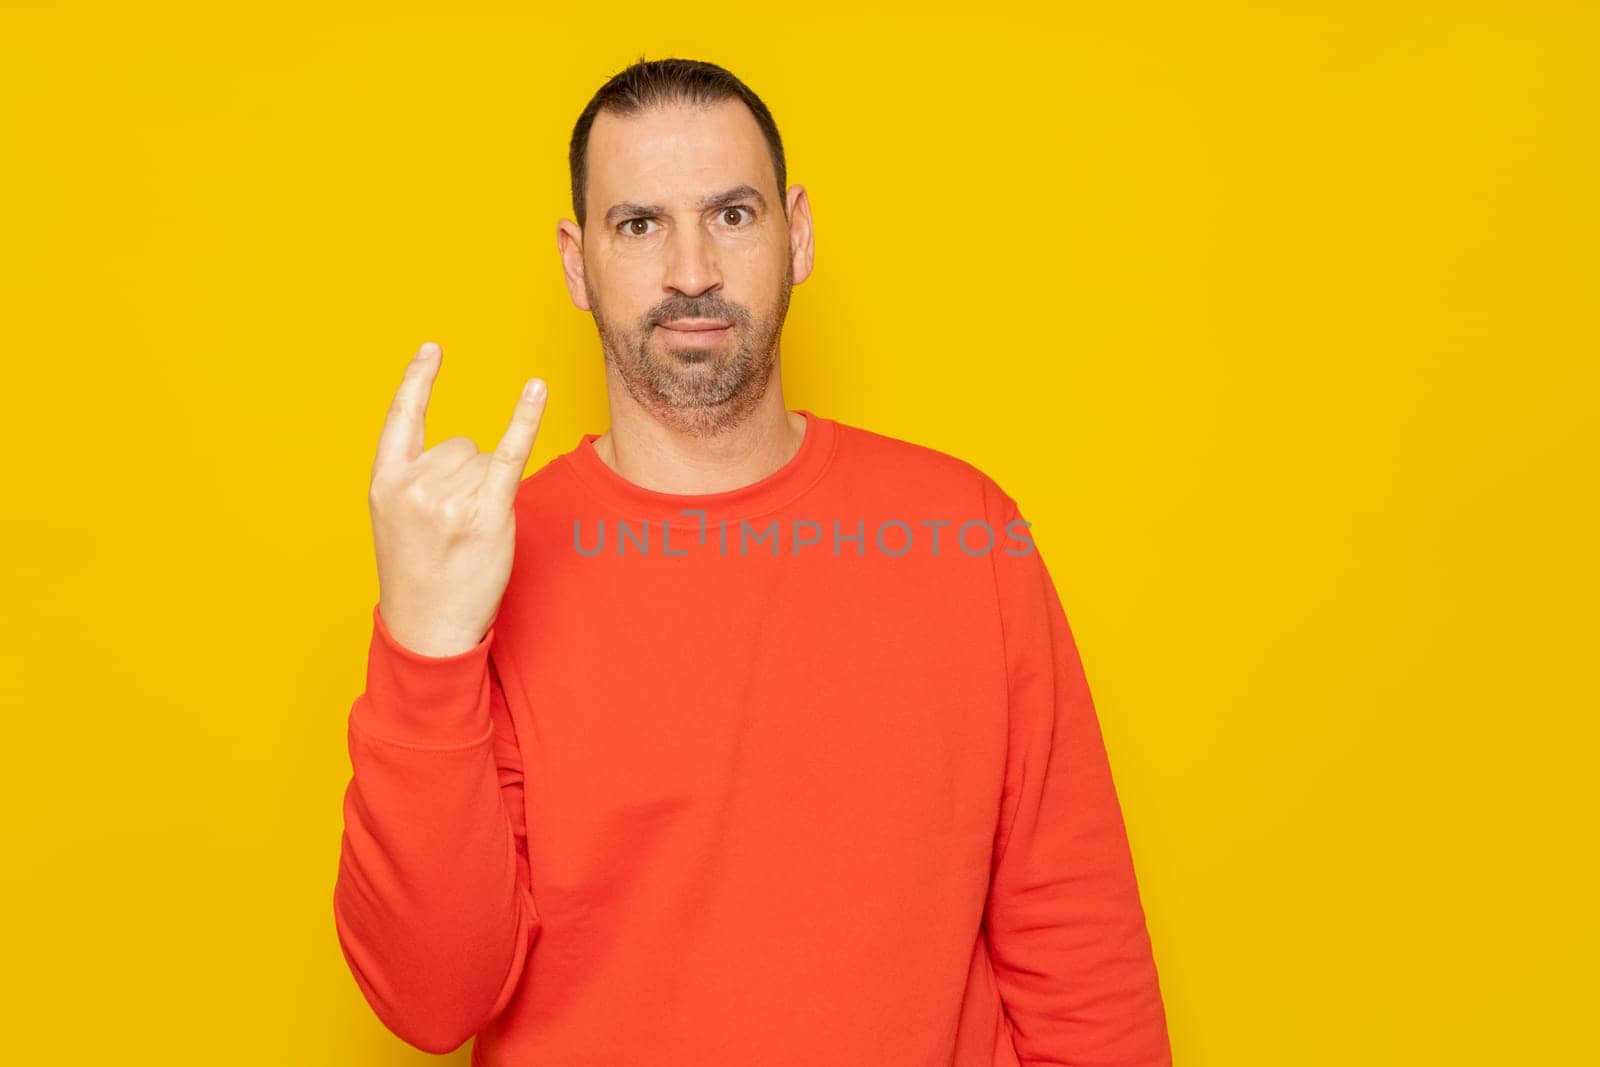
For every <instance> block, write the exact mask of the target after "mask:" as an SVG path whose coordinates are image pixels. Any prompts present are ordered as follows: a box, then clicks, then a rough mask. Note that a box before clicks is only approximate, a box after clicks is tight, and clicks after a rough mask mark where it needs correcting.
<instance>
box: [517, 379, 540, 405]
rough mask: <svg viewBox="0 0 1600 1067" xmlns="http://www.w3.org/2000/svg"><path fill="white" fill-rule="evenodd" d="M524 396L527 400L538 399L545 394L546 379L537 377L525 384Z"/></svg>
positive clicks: (523, 388)
mask: <svg viewBox="0 0 1600 1067" xmlns="http://www.w3.org/2000/svg"><path fill="white" fill-rule="evenodd" d="M522 396H523V398H524V399H526V400H538V399H539V398H540V397H541V396H544V381H543V380H542V379H539V378H535V379H534V380H533V381H531V382H529V383H528V384H527V385H525V386H523V387H522Z"/></svg>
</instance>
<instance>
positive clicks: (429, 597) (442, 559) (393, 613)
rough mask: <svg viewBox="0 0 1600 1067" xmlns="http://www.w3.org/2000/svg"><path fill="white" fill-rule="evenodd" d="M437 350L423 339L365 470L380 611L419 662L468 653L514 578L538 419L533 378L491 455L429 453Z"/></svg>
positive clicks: (445, 444) (469, 447)
mask: <svg viewBox="0 0 1600 1067" xmlns="http://www.w3.org/2000/svg"><path fill="white" fill-rule="evenodd" d="M442 360H443V353H442V352H441V351H440V349H439V346H438V345H436V344H434V343H432V342H429V343H427V344H424V345H423V346H422V347H421V348H420V349H418V350H417V354H416V356H415V357H414V358H413V359H412V360H411V362H410V364H409V365H407V367H406V372H405V376H404V377H403V378H402V379H401V381H400V388H399V389H398V390H397V391H396V392H395V395H394V403H393V404H391V405H390V407H389V414H388V417H387V418H386V419H385V420H384V423H383V433H382V435H381V436H380V437H379V439H378V454H377V458H376V459H375V460H374V462H373V465H372V488H371V490H370V491H369V492H368V502H369V504H370V505H371V510H372V540H373V547H374V549H375V550H376V553H377V557H378V589H379V594H378V612H379V614H380V615H381V616H382V617H383V623H384V626H386V627H387V628H388V630H389V633H390V634H391V635H392V636H393V637H394V638H395V640H397V641H399V642H400V644H402V645H404V646H405V647H407V648H409V649H411V650H412V651H413V652H416V653H418V654H420V655H424V656H450V655H455V654H457V653H460V652H465V651H467V650H468V649H470V648H472V646H474V645H476V644H477V643H478V642H479V641H481V640H482V639H483V635H484V634H485V633H487V632H488V629H489V626H490V624H491V623H492V622H493V621H494V617H495V615H496V613H498V612H499V610H500V600H501V598H502V597H503V596H504V595H505V591H506V584H507V583H508V582H509V581H510V580H511V560H512V557H513V555H514V553H515V548H516V514H515V508H514V505H515V502H516V496H517V486H518V485H519V484H521V481H522V471H523V468H524V467H526V466H527V463H528V456H529V455H530V454H531V453H532V452H533V441H534V438H535V437H536V436H537V435H538V433H539V422H540V420H541V419H542V418H543V417H544V406H545V399H546V389H545V383H544V382H543V381H542V380H540V379H538V378H532V379H530V380H529V381H528V383H527V384H526V385H525V386H524V387H523V390H522V396H521V398H520V399H518V401H517V406H516V408H515V409H514V410H513V411H512V414H511V425H510V426H508V427H507V428H506V432H505V435H504V436H503V437H501V438H500V444H499V445H498V446H497V447H496V448H495V450H494V451H493V452H479V451H478V446H477V445H475V444H474V443H473V442H472V439H471V438H469V437H459V436H458V437H451V438H449V439H448V440H444V441H440V442H439V443H438V444H436V445H434V446H433V447H432V448H430V449H428V450H427V451H426V452H424V451H423V449H422V442H423V439H424V438H423V419H424V417H425V416H426V414H427V411H428V398H429V396H430V395H431V394H432V392H433V382H434V379H435V378H436V377H437V376H438V374H439V364H440V362H441V361H442Z"/></svg>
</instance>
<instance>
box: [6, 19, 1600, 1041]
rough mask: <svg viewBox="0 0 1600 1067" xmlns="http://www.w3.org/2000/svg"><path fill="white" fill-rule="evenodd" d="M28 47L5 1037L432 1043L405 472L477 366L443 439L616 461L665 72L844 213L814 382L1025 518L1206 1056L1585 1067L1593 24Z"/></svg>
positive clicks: (1243, 22)
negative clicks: (354, 770)
mask: <svg viewBox="0 0 1600 1067" xmlns="http://www.w3.org/2000/svg"><path fill="white" fill-rule="evenodd" d="M3 12H4V13H3V14H0V109H3V111H0V116H3V118H0V157H3V158H0V163H3V167H0V194H3V195H0V203H3V207H0V211H3V231H0V242H3V247H0V251H3V255H0V294H3V295H0V299H3V301H4V314H3V321H0V330H3V337H4V356H5V361H4V364H5V365H4V371H3V373H4V378H5V380H4V387H3V388H0V396H3V402H4V418H3V419H0V424H3V427H4V431H3V432H4V441H3V447H4V457H5V470H6V474H7V478H6V485H5V487H4V494H5V499H6V501H7V506H6V522H5V538H6V542H7V544H9V546H10V547H9V548H7V549H6V550H5V552H4V558H5V561H6V572H7V573H6V575H5V589H6V592H7V596H6V598H5V604H6V610H5V612H4V618H5V633H4V641H3V647H4V653H5V657H6V660H5V664H4V671H3V677H4V682H3V684H4V687H5V688H4V696H3V703H4V707H5V719H6V721H5V729H4V742H3V744H0V752H3V753H4V756H3V763H0V789H3V793H0V807H3V810H4V812H5V816H4V818H5V824H6V825H5V859H4V875H3V883H0V892H3V900H0V905H3V913H4V915H5V922H6V928H5V940H4V944H5V948H4V952H5V955H6V957H7V960H6V963H5V967H4V972H3V974H4V977H3V979H0V981H3V982H4V984H5V988H4V989H3V990H0V1005H3V1007H0V1011H3V1013H4V1020H3V1021H4V1027H5V1034H4V1051H3V1052H0V1059H4V1060H5V1062H7V1063H17V1064H90V1063H96V1064H98V1063H118V1064H131V1063H152V1064H155V1063H172V1064H179V1063H182V1064H224V1063H225V1064H330V1065H332V1064H379V1065H395V1064H406V1063H421V1062H427V1061H430V1060H431V1058H430V1057H427V1056H426V1055H425V1054H423V1053H420V1052H416V1051H413V1050H411V1049H409V1048H408V1047H406V1046H404V1045H403V1044H402V1043H401V1042H400V1041H399V1040H398V1039H397V1038H394V1037H393V1036H392V1035H390V1034H389V1033H388V1032H387V1031H386V1030H384V1029H383V1028H382V1026H381V1024H380V1023H379V1022H378V1021H377V1019H376V1018H375V1017H374V1016H373V1015H372V1014H371V1012H370V1010H369V1009H368V1008H367V1006H366V1004H365V1002H364V1001H363V1000H362V998H361V996H360V993H359V991H358V990H357V988H356V986H355V983H354V981H353V980H352V978H351V977H350V975H349V974H348V972H347V970H346V968H345V964H344V961H343V959H342V958H341V956H340V953H339V949H338V946H337V942H336V939H335V935H334V929H333V922H332V910H331V899H332V888H333V880H334V876H335V869H336V861H337V855H338V845H339V832H340V826H341V823H340V809H339V802H340V798H341V796H342V793H343V790H344V787H345V783H346V780H347V778H348V775H349V764H348V758H347V754H346V751H345V721H346V715H347V714H348V710H349V705H350V703H351V701H352V700H353V699H354V697H355V696H356V695H357V694H358V693H359V692H360V689H361V686H362V684H363V669H364V657H365V650H366V641H367V638H368V636H369V632H370V629H369V628H370V611H371V607H372V604H373V602H374V601H375V599H376V592H377V582H376V573H375V569H374V566H373V561H372V554H371V540H370V529H369V526H368V515H367V510H366V479H367V476H368V473H369V467H370V463H371V458H372V450H373V448H374V446H375V444H376V440H377V434H378V430H379V427H380V425H381V422H382V417H383V414H384V411H385V408H386V407H387V405H388V402H389V398H390V395H391V393H392V392H393V389H394V386H395V385H396V384H397V382H398V381H399V376H400V373H401V371H402V369H403V367H404V365H405V362H406V360H407V359H409V358H410V356H411V355H412V353H413V352H414V351H415V349H416V347H417V345H418V344H419V343H420V342H422V341H423V340H427V339H435V340H438V341H440V342H441V343H442V344H443V346H444V349H445V362H444V366H443V370H442V372H441V376H440V379H439V383H438V388H437V390H436V393H435V396H434V398H433V401H432V405H431V409H430V414H429V423H428V443H429V444H430V445H431V444H433V443H436V442H437V441H439V440H442V439H443V438H444V437H446V436H450V435H453V434H458V433H465V434H468V435H470V436H472V437H473V438H474V439H475V440H476V441H478V442H479V445H480V447H482V448H485V449H487V448H492V447H493V444H494V442H495V440H496V439H497V438H498V435H499V433H500V432H501V430H502V429H503V427H504V424H505V421H506V419H507V418H508V417H509V415H510V411H511V408H512V405H513V404H514V402H515V400H516V393H517V389H518V387H519V386H520V384H521V382H522V381H523V380H524V379H525V378H526V377H529V376H532V375H534V374H539V375H542V376H543V377H545V378H546V379H547V380H548V381H549V383H550V389H551V401H550V405H549V410H548V414H547V416H546V419H545V425H544V428H543V431H542V433H541V435H540V438H539V441H538V445H537V447H536V450H535V453H534V457H533V461H532V463H531V465H530V467H529V471H530V472H531V471H532V470H534V469H537V467H538V466H540V465H542V464H543V463H544V462H546V461H547V460H548V459H549V458H551V457H552V456H554V455H556V454H558V453H559V452H563V451H566V450H567V449H569V448H571V447H572V446H573V444H574V443H575V442H576V441H577V438H578V436H579V435H580V434H581V433H584V432H588V431H594V432H598V431H599V430H602V429H604V428H605V405H604V393H603V380H602V377H601V363H600V355H599V348H598V343H597V340H596V337H595V333H594V327H593V323H592V320H591V319H590V317H589V316H588V315H586V314H584V313H582V312H579V311H577V310H576V309H575V308H574V307H573V306H572V305H571V303H570V301H569V299H568V296H567V293H566V290H565V288H564V286H563V285H562V284H561V280H560V269H559V263H558V260H557V255H556V244H555V223H556V220H557V218H559V217H563V216H570V214H571V206H570V201H569V199H568V187H567V163H566V148H567V138H568V136H569V134H570V132H571V127H572V123H573V121H574V120H575V119H576V117H577V114H578V112H579V111H580V110H581V109H582V107H583V105H584V103H585V102H586V101H587V99H588V97H589V95H590V94H591V93H592V92H593V91H594V90H595V89H596V88H598V86H599V85H600V83H601V82H602V81H603V80H604V79H605V78H606V77H607V76H609V75H610V74H611V73H613V72H615V71H616V70H618V69H620V68H621V67H623V66H625V65H627V64H628V63H629V62H631V61H632V60H634V59H636V58H638V57H639V55H640V54H641V53H643V54H645V55H646V56H647V57H648V58H661V57H665V56H669V55H684V56H690V57H694V58H702V59H709V60H713V61H716V62H719V63H722V64H723V65H725V66H727V67H729V68H730V69H731V70H733V71H734V73H736V74H738V75H740V76H741V77H742V78H744V79H745V80H746V81H748V82H749V83H750V84H751V85H752V87H754V88H755V90H756V91H757V92H758V93H760V94H761V95H762V96H763V97H764V99H765V100H766V101H767V103H768V105H769V106H770V107H771V108H772V110H773V112H774V114H775V115H776V117H777V120H778V123H779V126H780V129H781V131H782V132H783V134H784V137H785V143H786V148H787V151H788V154H789V161H790V180H791V182H800V183H802V184H804V185H805V186H806V187H807V189H808V190H809V193H810V199H811V206H812V210H813V213H814V218H815V222H816V226H817V261H816V273H815V274H814V275H813V276H812V277H811V279H810V280H809V281H807V282H805V283H804V284H803V285H802V286H800V287H798V288H797V289H796V290H795V295H794V303H793V306H792V308H791V311H790V317H789V327H788V330H787V331H786V334H785V342H784V349H783V354H784V360H785V365H786V383H787V398H788V402H789V406H790V407H809V408H811V409H813V410H815V411H818V412H819V413H821V414H824V415H829V416H832V417H834V418H838V419H841V420H843V421H846V422H850V423H854V424H857V425H864V426H867V427H869V428H872V429H876V430H879V431H880V432H885V433H890V434H893V435H895V436H900V437H904V438H907V439H911V440H915V441H918V442H922V443H925V444H929V445H932V446H934V447H937V448H940V449H943V450H945V451H949V452H953V453H955V454H957V455H960V456H962V457H964V458H967V459H969V460H970V461H972V462H974V463H976V464H977V465H979V466H980V467H982V468H983V469H985V470H987V471H988V472H989V473H990V474H991V475H993V476H994V477H995V478H996V479H997V480H998V481H999V482H1000V483H1001V485H1002V486H1004V487H1005V488H1007V489H1008V491H1010V492H1011V493H1012V494H1013V495H1015V496H1016V497H1017V499H1018V500H1019V501H1020V502H1021V503H1022V506H1023V508H1024V510H1025V511H1026V512H1027V513H1028V514H1029V517H1030V518H1031V519H1032V521H1033V523H1034V533H1035V537H1036V539H1037V541H1038V543H1039V545H1040V547H1041V550H1042V551H1043V552H1044V554H1045V558H1046V560H1047V562H1048V563H1049V565H1050V566H1051V569H1052V573H1053V574H1054V575H1055V576H1056V579H1057V582H1058V585H1059V587H1060V589H1061V592H1062V597H1063V600H1064V602H1065V604H1066V606H1067V611H1068V613H1069V615H1070V617H1071V619H1072V621H1073V624H1074V628H1075V631H1076V633H1077V635H1078V638H1079V641H1080V645H1081V648H1082V652H1083V655H1084V658H1085V663H1086V666H1087V670H1088V672H1089V675H1090V681H1091V685H1092V688H1093V690H1094V693H1095V696H1096V700H1097V703H1098V705H1099V708H1100V713H1101V716H1102V721H1103V726H1104V730H1105V735H1106V740H1107V745H1108V747H1109V749H1110V751H1111V757H1112V761H1113V767H1114V770H1115V774H1116V778H1117V782H1118V787H1119V791H1120V794H1121V796H1122V800H1123V804H1124V808H1125V813H1126V817H1127V821H1128V826H1129V833H1130V835H1131V838H1132V843H1133V847H1134V852H1135V860H1136V866H1137V869H1138V872H1139V876H1140V881H1141V885H1142V888H1143V893H1144V899H1145V904H1146V909H1147V912H1148V915H1149V922H1150V928H1151V935H1152V938H1153V940H1154V944H1155V946H1156V953H1157V963H1158V966H1159V970H1160V974H1161V979H1162V985H1163V991H1164V993H1165V996H1166V1003H1167V1010H1168V1015H1169V1019H1170V1024H1171V1030H1172V1037H1173V1046H1174V1050H1175V1053H1176V1057H1177V1062H1179V1063H1180V1064H1186V1065H1190V1067H1254V1065H1301V1064H1304V1065H1320V1064H1329V1065H1332V1064H1338V1065H1351V1064H1396V1065H1408V1064H1469V1063H1470V1064H1480V1063H1481V1064H1554V1063H1572V1062H1577V1061H1578V1060H1579V1059H1581V1058H1583V1057H1584V1056H1586V1055H1587V1054H1591V1053H1592V1050H1593V1034H1592V1027H1591V1025H1590V1022H1589V1020H1590V1019H1591V1018H1592V1012H1593V1007H1594V1003H1595V996H1596V988H1595V978H1594V976H1595V960H1596V948H1597V945H1596V936H1595V935H1596V922H1595V918H1594V910H1593V904H1592V898H1593V897H1594V896H1595V895H1596V885H1595V878H1594V851H1595V828H1594V814H1595V805H1594V795H1593V788H1592V785H1591V784H1590V783H1591V777H1592V775H1593V773H1594V764H1595V757H1596V745H1595V739H1596V730H1595V725H1594V714H1595V711H1596V709H1597V707H1600V701H1597V700H1596V695H1597V694H1596V687H1595V684H1594V669H1595V656H1594V648H1595V639H1596V631H1595V627H1594V626H1593V617H1594V601H1595V595H1596V591H1597V590H1596V581H1595V561H1594V549H1595V544H1596V534H1597V529H1596V525H1597V524H1596V521H1595V518H1596V516H1595V484H1596V477H1595V475H1596V470H1595V460H1596V452H1597V437H1600V435H1597V433H1596V415H1595V408H1596V400H1597V391H1596V384H1597V383H1596V380H1595V379H1596V373H1595V360H1596V356H1597V353H1600V344H1597V341H1600V338H1597V336H1596V335H1597V332H1600V331H1597V327H1596V295H1597V285H1596V283H1597V281H1600V276H1597V275H1600V272H1597V269H1596V257H1597V248H1600V227H1597V225H1596V223H1597V211H1596V196H1597V190H1600V172H1597V166H1596V162H1597V160H1596V148H1595V143H1596V105H1597V103H1600V94H1597V92H1596V73H1595V72H1596V67H1597V65H1600V64H1597V59H1596V56H1597V48H1596V45H1597V43H1600V35H1597V32H1596V31H1597V23H1600V16H1597V12H1596V8H1595V5H1594V4H1592V3H1586V4H1578V3H1529V2H1523V3H1500V4H1482V3H1411V4H1395V3H1381V4H1380V3H1371V2H1364V3H1356V4H1351V3H1315V4H1281V5H1280V4H1266V3H1260V4H1246V3H1238V2H1231V3H1208V4H1193V5H1179V4H1171V3H1163V4H1153V3H1120V4H1094V5H1068V6H1067V7H1065V8H1064V9H1058V8H1056V7H1055V6H1054V5H1044V4H1039V5H1037V6H1032V7H1030V6H1011V5H1005V4H998V3H986V4H982V5H975V6H973V7H967V6H953V5H948V6H947V5H943V4H916V5H909V6H904V7H900V8H895V9H891V8H884V7H879V6H873V5H865V4H851V5H838V6H835V5H821V6H819V5H812V4H803V5H755V6H752V5H742V6H736V7H729V8H726V9H717V8H709V7H696V6H694V5H669V4H650V5H643V4H620V3H616V4H613V3H608V4H598V5H596V4H579V5H557V6H555V7H552V8H549V9H548V10H535V8H534V7H533V5H513V4H483V3H477V4H471V3H457V4H453V5H450V7H449V8H446V7H444V6H442V5H440V6H421V5H412V4H392V3H384V4H378V3H373V4H362V5H338V6H330V5H328V4H308V3H278V4H272V5H266V4H252V5H238V4H227V5H221V4H206V5H200V4H194V5H177V4H157V5H133V4H117V5H111V4H103V3H90V4H80V5H70V6H67V5H56V4H47V3H16V2H12V3H8V4H6V5H5V7H4V9H3ZM466 1058H467V1049H466V1048H465V1047H464V1048H463V1049H462V1050H461V1051H460V1052H459V1053H457V1054H455V1057H454V1058H453V1059H452V1060H451V1061H450V1062H457V1063H465V1062H466Z"/></svg>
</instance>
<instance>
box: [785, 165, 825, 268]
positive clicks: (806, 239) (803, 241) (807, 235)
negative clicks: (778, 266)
mask: <svg viewBox="0 0 1600 1067" xmlns="http://www.w3.org/2000/svg"><path fill="white" fill-rule="evenodd" d="M784 202H785V203H786V204H787V205H788V208H789V255H790V257H791V258H792V259H793V261H794V284H796V285H799V284H800V283H801V282H803V281H805V280H806V278H808V277H810V275H811V264H812V262H813V261H814V260H815V259H816V251H817V250H816V244H815V236H814V233H813V231H812V228H811V202H810V201H809V200H808V199H806V187H805V186H803V185H800V184H795V185H791V186H789V192H788V193H787V194H786V195H785V197H784Z"/></svg>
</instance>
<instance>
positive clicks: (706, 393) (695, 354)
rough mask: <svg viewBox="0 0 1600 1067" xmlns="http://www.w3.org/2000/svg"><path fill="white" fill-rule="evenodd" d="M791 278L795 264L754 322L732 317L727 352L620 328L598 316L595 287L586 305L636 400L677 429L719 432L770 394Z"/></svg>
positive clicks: (609, 357) (696, 433)
mask: <svg viewBox="0 0 1600 1067" xmlns="http://www.w3.org/2000/svg"><path fill="white" fill-rule="evenodd" d="M792 278H793V266H792V265H791V266H790V267H789V269H788V271H786V276H785V278H784V284H783V287H782V290H781V292H780V295H779V300H778V304H777V306H776V307H775V308H774V309H773V312H772V314H771V315H770V316H768V317H766V318H763V319H758V320H756V321H754V322H752V321H751V320H750V319H749V317H748V316H743V317H740V318H739V319H737V320H736V321H735V322H734V324H733V330H734V334H735V337H734V346H733V349H732V351H730V352H713V351H707V350H704V349H698V348H681V347H674V346H671V345H665V344H662V343H661V342H660V341H659V340H656V339H655V334H656V332H657V331H655V330H654V329H653V328H652V327H646V328H645V329H644V331H643V333H642V334H640V333H627V332H625V331H621V330H617V329H615V328H613V327H612V326H611V325H610V324H609V323H607V322H606V320H605V318H604V317H603V316H602V315H601V313H600V305H599V302H598V301H596V300H595V299H594V294H593V293H592V292H591V293H590V294H589V306H590V307H591V308H592V309H593V314H594V320H595V327H596V329H597V330H598V331H599V334H600V347H601V349H602V350H603V351H604V352H605V358H606V362H607V363H608V364H610V365H611V366H612V367H614V368H615V369H616V372H617V376H618V377H619V378H621V379H622V382H623V385H624V386H625V387H626V388H627V390H628V395H629V396H631V397H632V398H633V400H634V402H635V403H637V404H638V405H639V406H640V407H642V408H644V409H645V410H646V411H648V412H650V413H651V415H652V416H654V417H655V418H656V419H657V420H658V421H660V422H661V423H663V424H664V425H666V426H669V427H671V428H672V429H673V430H674V431H676V432H678V433H682V434H685V435H688V436H691V437H715V436H717V435H719V434H722V433H725V432H727V431H728V430H730V429H732V428H734V427H736V426H739V425H741V424H742V423H744V421H745V420H746V419H747V418H748V417H749V416H750V413H751V412H752V411H754V410H755V407H756V405H757V403H759V402H760V400H761V398H762V397H763V396H765V395H766V392H767V386H768V383H769V382H770V381H771V379H772V368H773V364H774V363H775V362H776V360H777V357H778V340H779V334H780V332H781V331H782V329H783V322H784V319H785V318H786V317H787V315H788V311H789V295H790V290H791V289H792V288H793V283H792V281H791V279H792ZM653 341H654V343H652V342H653Z"/></svg>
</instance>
